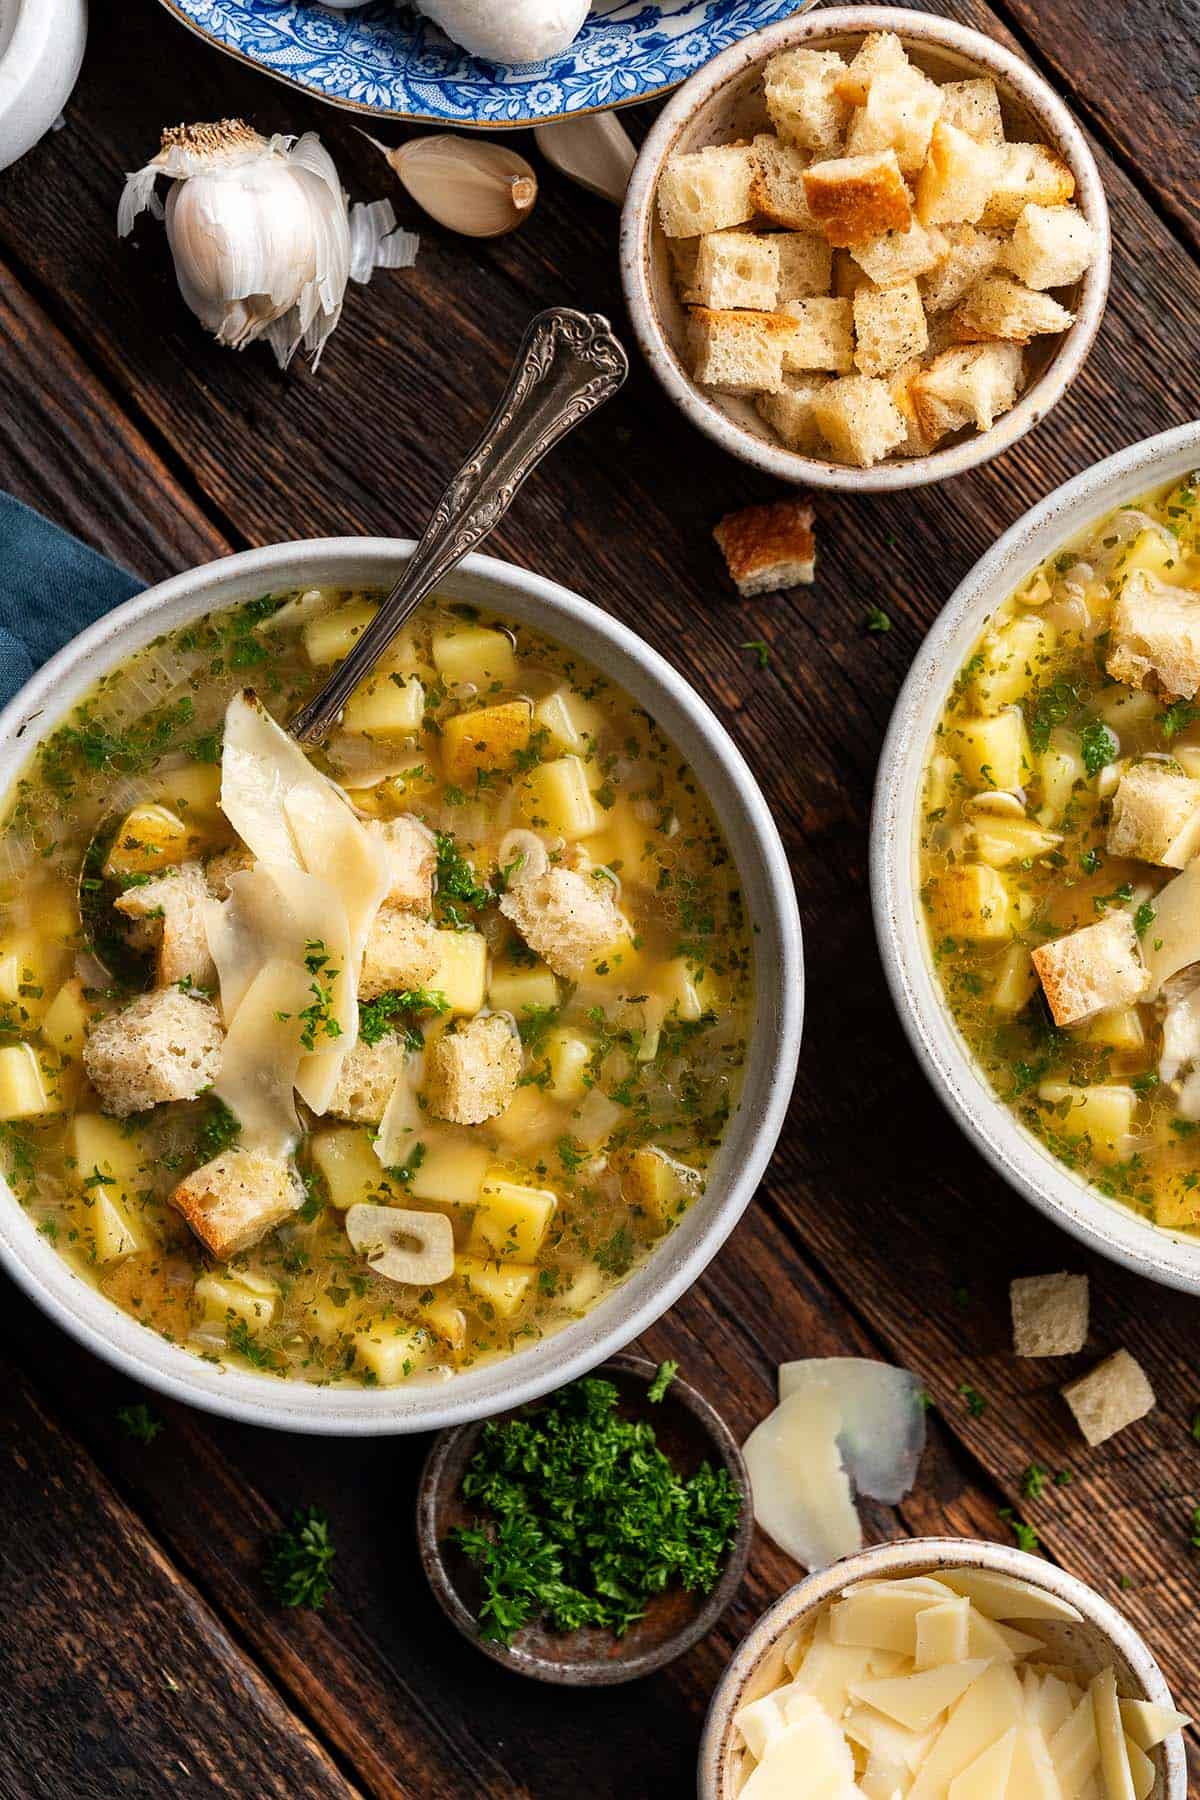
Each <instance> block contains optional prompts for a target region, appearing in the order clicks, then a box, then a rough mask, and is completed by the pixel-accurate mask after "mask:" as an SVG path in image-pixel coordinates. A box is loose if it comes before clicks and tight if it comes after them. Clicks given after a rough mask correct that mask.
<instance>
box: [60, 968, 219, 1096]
mask: <svg viewBox="0 0 1200 1800" xmlns="http://www.w3.org/2000/svg"><path fill="white" fill-rule="evenodd" d="M221 1043H222V1031H221V1021H220V1019H219V1017H218V1015H217V1009H216V1007H215V1006H213V1004H212V1002H211V1001H209V1000H206V999H203V998H202V997H200V996H199V995H195V994H185V993H184V992H182V990H181V989H179V988H177V987H167V988H158V989H156V991H155V992H154V993H153V994H143V995H142V997H141V998H140V999H139V1000H134V1001H133V1002H132V1004H131V1005H129V1006H126V1007H123V1008H122V1009H121V1011H120V1012H116V1013H110V1014H109V1016H108V1017H107V1018H105V1019H99V1020H97V1021H96V1023H95V1024H94V1025H93V1026H92V1028H91V1030H90V1031H89V1032H88V1036H87V1041H86V1043H85V1044H84V1047H83V1064H84V1068H85V1069H86V1070H87V1076H88V1080H89V1081H90V1082H91V1084H92V1086H93V1087H94V1088H95V1090H96V1092H97V1093H98V1094H99V1096H100V1104H101V1107H102V1109H103V1111H105V1112H106V1113H112V1114H113V1115H114V1116H115V1117H116V1118H118V1119H123V1118H127V1117H128V1116H129V1115H130V1114H131V1113H138V1112H147V1111H149V1109H150V1108H151V1107H152V1106H159V1105H162V1104H163V1103H164V1102H166V1101H168V1100H194V1099H195V1098H196V1096H197V1094H200V1093H202V1092H203V1091H204V1089H205V1088H207V1087H211V1085H212V1083H213V1082H214V1081H215V1080H216V1077H217V1074H218V1071H219V1069H220V1066H221Z"/></svg>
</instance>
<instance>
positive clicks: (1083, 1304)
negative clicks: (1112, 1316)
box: [1009, 1272, 1088, 1356]
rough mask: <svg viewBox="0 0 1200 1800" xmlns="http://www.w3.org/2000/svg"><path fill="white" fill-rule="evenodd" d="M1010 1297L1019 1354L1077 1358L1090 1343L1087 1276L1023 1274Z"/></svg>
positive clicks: (1010, 1291) (1011, 1287)
mask: <svg viewBox="0 0 1200 1800" xmlns="http://www.w3.org/2000/svg"><path fill="white" fill-rule="evenodd" d="M1009 1298H1010V1301H1011V1304H1012V1321H1013V1352H1014V1354H1015V1355H1017V1356H1075V1355H1077V1354H1078V1352H1079V1351H1080V1350H1082V1349H1083V1346H1084V1345H1085V1344H1086V1343H1087V1334H1088V1278H1087V1276H1086V1275H1068V1274H1067V1273H1065V1272H1064V1273H1062V1274H1059V1275H1022V1276H1019V1277H1018V1279H1017V1280H1016V1281H1013V1282H1011V1283H1010V1284H1009Z"/></svg>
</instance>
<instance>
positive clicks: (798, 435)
mask: <svg viewBox="0 0 1200 1800" xmlns="http://www.w3.org/2000/svg"><path fill="white" fill-rule="evenodd" d="M829 379H830V378H829V376H828V375H785V376H784V378H783V386H782V387H781V388H780V390H779V392H778V393H777V394H757V395H756V396H755V400H754V406H755V410H756V411H757V413H758V414H759V416H760V418H763V419H765V420H766V422H767V424H768V425H769V426H770V427H771V429H772V431H774V432H775V433H776V434H777V436H779V437H781V438H782V439H783V441H784V443H785V444H786V445H787V447H788V449H789V450H799V451H800V452H801V453H802V454H803V455H805V456H813V455H816V454H818V453H819V451H820V449H821V434H820V432H819V431H818V430H817V422H816V420H815V419H814V418H813V409H812V403H813V398H814V396H815V395H816V394H819V393H820V391H821V389H822V388H823V387H826V386H827V385H828V383H829Z"/></svg>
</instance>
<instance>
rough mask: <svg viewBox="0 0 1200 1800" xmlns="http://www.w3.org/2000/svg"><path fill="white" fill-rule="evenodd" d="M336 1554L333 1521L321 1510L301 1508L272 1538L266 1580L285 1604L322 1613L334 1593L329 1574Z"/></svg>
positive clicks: (264, 1576) (269, 1545) (266, 1563)
mask: <svg viewBox="0 0 1200 1800" xmlns="http://www.w3.org/2000/svg"><path fill="white" fill-rule="evenodd" d="M336 1554H337V1552H336V1550H335V1549H334V1547H333V1545H332V1544H331V1543H330V1541H329V1520H328V1519H327V1518H326V1517H325V1514H324V1513H323V1512H322V1511H321V1509H320V1507H319V1506H307V1507H300V1508H298V1509H297V1510H296V1511H295V1512H294V1513H293V1514H292V1521H291V1524H290V1525H285V1526H283V1527H282V1528H281V1529H280V1530H279V1531H276V1532H274V1533H273V1534H272V1536H271V1538H270V1539H269V1541H268V1544H267V1556H266V1561H265V1563H264V1564H263V1580H264V1581H265V1582H266V1584H267V1586H268V1587H269V1588H270V1590H271V1592H272V1593H273V1594H274V1596H275V1598H276V1599H277V1600H278V1601H279V1602H280V1604H281V1605H283V1606H307V1607H310V1608H312V1610H313V1611H314V1612H319V1611H320V1610H321V1608H322V1607H323V1606H324V1604H325V1601H326V1600H327V1598H328V1597H329V1594H330V1593H331V1592H332V1590H333V1577H332V1576H331V1575H330V1573H329V1571H330V1569H331V1567H332V1565H333V1559H334V1557H335V1556H336Z"/></svg>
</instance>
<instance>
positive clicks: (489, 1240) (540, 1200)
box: [467, 1169, 558, 1262]
mask: <svg viewBox="0 0 1200 1800" xmlns="http://www.w3.org/2000/svg"><path fill="white" fill-rule="evenodd" d="M557 1205H558V1196H557V1195H556V1194H554V1193H552V1192H551V1190H550V1189H549V1188H534V1187H525V1186H524V1185H523V1184H522V1183H521V1182H518V1181H510V1180H509V1179H508V1177H507V1176H506V1175H505V1174H504V1172H503V1170H497V1169H493V1170H492V1171H491V1172H490V1173H489V1174H488V1175H487V1177H486V1179H485V1180H484V1183H483V1191H482V1193H481V1194H480V1197H479V1211H478V1212H477V1213H476V1214H475V1222H474V1224H473V1226H472V1227H471V1236H470V1239H469V1240H468V1243H467V1249H468V1251H470V1252H472V1253H473V1254H474V1255H476V1256H480V1257H483V1259H484V1260H485V1261H487V1260H488V1259H490V1258H492V1257H499V1258H500V1260H501V1261H503V1262H508V1261H510V1260H511V1261H513V1262H533V1261H534V1260H535V1258H536V1257H537V1254H538V1252H539V1250H540V1249H541V1247H542V1245H543V1243H544V1242H545V1239H546V1232H547V1231H548V1229H549V1226H550V1220H551V1219H552V1218H553V1216H554V1209H555V1207H556V1206H557Z"/></svg>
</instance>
